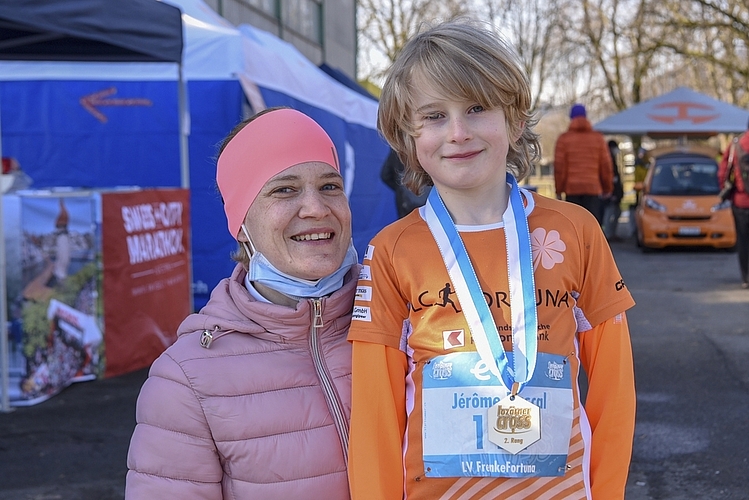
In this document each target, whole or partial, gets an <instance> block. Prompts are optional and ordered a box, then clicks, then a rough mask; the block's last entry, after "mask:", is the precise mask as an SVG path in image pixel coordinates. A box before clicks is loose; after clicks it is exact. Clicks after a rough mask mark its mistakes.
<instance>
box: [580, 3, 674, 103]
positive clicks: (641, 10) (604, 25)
mask: <svg viewBox="0 0 749 500" xmlns="http://www.w3.org/2000/svg"><path fill="white" fill-rule="evenodd" d="M658 3H659V2H658V0H583V1H582V2H579V5H580V13H579V14H578V15H579V16H580V17H579V26H580V29H579V31H578V32H577V34H576V32H575V31H574V30H572V29H570V30H568V34H569V36H570V37H571V39H572V40H578V41H579V43H580V45H581V46H582V47H584V48H585V50H586V51H587V53H588V55H589V60H590V63H591V64H593V65H594V67H595V70H594V75H595V78H594V81H593V82H592V84H591V87H590V88H589V92H590V93H591V97H594V98H595V99H596V100H597V101H598V102H599V103H600V105H601V106H602V107H604V108H609V109H611V110H612V111H620V110H623V109H626V108H627V107H629V106H631V105H632V104H636V103H638V102H641V101H642V100H643V98H647V97H652V94H650V93H649V92H648V89H647V88H646V82H647V79H648V77H649V76H650V75H651V73H652V72H653V71H654V69H656V68H658V67H659V65H660V63H661V61H662V59H661V55H662V54H665V40H666V39H668V38H669V37H670V36H671V32H670V30H669V29H668V27H667V26H665V25H664V24H663V23H659V22H657V17H656V16H655V11H654V6H655V5H657V4H658ZM571 21H574V19H572V20H571Z"/></svg>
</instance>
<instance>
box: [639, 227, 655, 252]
mask: <svg viewBox="0 0 749 500" xmlns="http://www.w3.org/2000/svg"><path fill="white" fill-rule="evenodd" d="M635 241H636V242H637V248H639V249H640V251H642V253H651V252H653V249H652V248H650V247H647V246H645V243H644V242H643V241H642V235H641V234H640V231H637V234H636V236H635Z"/></svg>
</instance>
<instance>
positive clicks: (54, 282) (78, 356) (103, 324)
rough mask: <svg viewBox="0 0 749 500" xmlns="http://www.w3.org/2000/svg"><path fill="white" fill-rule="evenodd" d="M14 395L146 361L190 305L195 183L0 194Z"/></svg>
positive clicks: (42, 393) (37, 393) (13, 398)
mask: <svg viewBox="0 0 749 500" xmlns="http://www.w3.org/2000/svg"><path fill="white" fill-rule="evenodd" d="M3 215H4V224H5V238H6V261H7V264H8V265H7V298H8V312H9V314H8V324H9V329H8V331H9V340H10V342H9V344H10V345H9V352H8V354H9V363H8V366H9V373H8V379H9V385H8V399H9V401H10V404H11V406H27V405H32V404H36V403H39V402H41V401H44V400H46V399H47V398H49V397H51V396H53V395H54V394H56V393H58V392H59V391H60V390H62V389H63V388H65V387H67V386H68V385H70V384H71V383H73V382H78V381H84V380H92V379H96V378H101V377H105V376H106V377H109V376H114V375H119V374H122V373H126V372H129V371H133V370H136V369H139V368H143V367H146V366H148V365H149V364H150V363H151V362H153V360H154V359H156V357H157V356H158V355H159V354H161V352H163V351H164V349H165V348H166V347H167V346H169V345H170V344H171V343H172V342H174V340H175V339H176V329H177V327H178V326H179V323H180V322H181V321H182V320H183V319H184V318H185V316H187V314H189V312H190V310H191V297H190V286H191V285H190V282H191V279H190V276H189V267H190V266H189V259H190V249H189V234H188V233H189V231H188V229H187V228H189V216H190V214H189V192H188V190H185V189H149V190H128V191H109V192H107V191H60V190H56V191H21V192H18V193H15V194H10V195H5V196H4V197H3Z"/></svg>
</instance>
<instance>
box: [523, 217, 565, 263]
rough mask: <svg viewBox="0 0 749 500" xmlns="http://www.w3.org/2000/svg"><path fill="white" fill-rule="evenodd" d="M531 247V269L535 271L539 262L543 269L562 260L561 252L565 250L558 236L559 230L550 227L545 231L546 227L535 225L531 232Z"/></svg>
mask: <svg viewBox="0 0 749 500" xmlns="http://www.w3.org/2000/svg"><path fill="white" fill-rule="evenodd" d="M531 249H532V251H533V270H534V271H535V270H536V269H538V265H539V264H540V265H541V266H543V268H544V269H551V268H552V267H554V266H555V265H557V264H561V263H562V262H564V255H562V253H563V252H564V251H565V250H567V245H565V244H564V242H563V241H562V239H561V238H560V237H559V231H557V230H555V229H552V230H551V231H549V232H548V233H547V232H546V229H544V228H542V227H537V228H536V229H534V230H533V232H532V233H531Z"/></svg>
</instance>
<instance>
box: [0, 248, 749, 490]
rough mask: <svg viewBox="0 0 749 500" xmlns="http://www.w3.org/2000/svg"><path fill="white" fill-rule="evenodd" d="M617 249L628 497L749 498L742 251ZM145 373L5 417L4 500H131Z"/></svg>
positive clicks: (1, 445) (92, 385)
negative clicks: (627, 397) (627, 340)
mask: <svg viewBox="0 0 749 500" xmlns="http://www.w3.org/2000/svg"><path fill="white" fill-rule="evenodd" d="M613 250H614V255H615V257H616V259H617V262H618V264H619V267H620V268H621V270H622V274H623V275H624V278H625V281H626V282H627V285H628V286H629V288H630V290H631V291H632V293H633V295H634V297H635V300H636V301H637V306H635V307H634V308H633V309H632V310H631V311H630V313H629V320H630V326H631V330H632V344H633V349H634V356H635V368H636V377H637V389H638V413H637V429H636V436H635V445H634V458H633V461H632V466H631V472H630V480H629V485H628V488H627V496H626V499H627V500H651V499H657V500H681V499H700V500H712V499H716V500H717V499H729V500H731V499H749V462H748V457H749V417H748V415H749V291H747V290H741V289H740V288H739V281H738V270H737V264H736V255H735V254H730V253H725V252H705V251H677V252H672V251H669V252H658V253H652V254H641V253H640V252H639V250H637V249H636V248H635V246H634V244H633V242H632V241H631V239H629V240H627V241H624V242H621V243H615V244H614V245H613ZM145 376H146V371H145V370H141V371H138V372H135V373H132V374H129V375H125V376H122V377H117V378H114V379H107V380H101V381H95V382H86V383H81V384H76V385H73V386H71V387H69V388H67V389H66V390H65V391H63V392H62V393H61V394H59V395H57V396H55V397H53V398H52V399H50V400H48V401H46V402H44V403H42V404H40V405H37V406H34V407H30V408H19V409H17V410H16V411H14V412H12V413H9V414H0V500H11V499H12V500H52V499H55V500H119V499H122V498H123V492H124V475H125V471H126V466H125V457H126V453H127V446H128V443H129V438H130V434H131V433H132V429H133V427H134V405H135V399H136V397H137V393H138V390H139V388H140V386H141V384H142V383H143V380H144V379H145ZM597 500H598V499H597ZM601 500H609V499H601Z"/></svg>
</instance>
